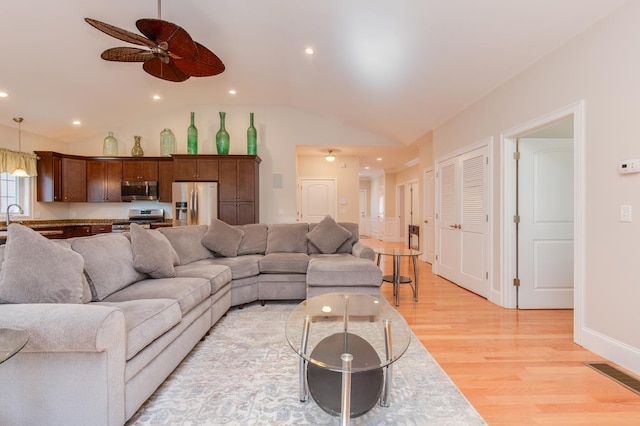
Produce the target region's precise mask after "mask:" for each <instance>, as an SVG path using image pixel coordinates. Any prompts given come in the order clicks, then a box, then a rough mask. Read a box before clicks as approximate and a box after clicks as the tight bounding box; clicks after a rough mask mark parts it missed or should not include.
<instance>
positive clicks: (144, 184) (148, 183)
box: [120, 180, 158, 201]
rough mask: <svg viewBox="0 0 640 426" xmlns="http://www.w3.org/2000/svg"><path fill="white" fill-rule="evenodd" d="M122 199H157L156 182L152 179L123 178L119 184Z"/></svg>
mask: <svg viewBox="0 0 640 426" xmlns="http://www.w3.org/2000/svg"><path fill="white" fill-rule="evenodd" d="M120 196H121V197H122V201H138V200H157V199H158V182H157V181H153V180H123V181H122V184H121V185H120Z"/></svg>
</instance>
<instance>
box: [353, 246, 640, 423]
mask: <svg viewBox="0 0 640 426" xmlns="http://www.w3.org/2000/svg"><path fill="white" fill-rule="evenodd" d="M362 241H363V242H364V243H365V244H367V245H369V246H370V247H382V246H387V247H403V245H401V244H389V243H382V242H380V241H379V240H375V239H366V240H362ZM381 265H382V267H383V269H384V271H385V274H390V273H391V268H392V265H391V259H390V258H387V256H383V257H382V263H381ZM401 271H402V273H403V275H409V276H412V275H413V271H412V270H411V269H410V264H409V261H408V259H403V262H402V265H401ZM418 271H419V301H418V302H414V301H413V300H412V293H411V289H410V288H409V287H408V286H407V285H403V286H401V288H400V306H399V307H398V310H399V311H400V312H401V313H402V314H403V315H404V317H405V319H406V320H407V323H409V325H410V326H411V329H412V330H413V332H414V333H415V334H416V336H417V337H418V338H419V339H420V341H421V342H422V343H423V344H424V346H425V347H426V348H427V350H428V351H429V352H430V353H431V354H432V355H433V357H434V358H435V359H436V360H437V361H438V363H439V364H440V365H441V366H442V368H443V369H444V370H445V371H446V372H447V374H448V375H449V377H451V379H452V380H453V382H454V383H455V384H456V386H458V388H459V389H460V390H461V391H462V393H463V394H464V395H465V397H466V398H467V399H468V400H469V402H471V404H472V405H473V406H474V407H475V408H476V410H478V412H479V413H480V415H481V416H482V417H483V418H484V419H485V420H486V421H487V422H488V423H489V424H490V425H640V395H638V394H636V393H634V392H632V391H630V390H628V389H627V388H625V387H624V386H622V385H620V384H618V383H616V382H615V381H613V380H611V379H610V378H608V377H605V376H604V375H602V374H600V373H598V372H596V371H594V370H593V369H591V368H589V367H587V366H586V365H585V364H584V363H585V362H593V361H596V362H597V361H605V360H604V359H603V358H601V357H599V356H597V355H595V354H594V353H592V352H589V351H587V350H585V349H584V348H582V347H581V346H579V345H576V344H575V343H573V311H572V310H516V309H503V308H501V307H499V306H497V305H494V304H493V303H491V302H489V301H487V300H486V299H484V298H482V297H480V296H478V295H476V294H474V293H471V292H469V291H467V290H465V289H463V288H461V287H459V286H457V285H455V284H453V283H451V282H449V281H447V280H445V279H443V278H441V277H438V276H436V275H434V274H432V273H431V265H430V264H428V263H425V262H422V261H419V262H418ZM409 272H411V273H409ZM392 293H393V289H392V286H391V284H386V283H385V284H383V287H382V294H383V296H384V297H385V298H386V299H387V300H388V301H389V302H390V303H391V304H393V303H394V302H393V294H392ZM612 365H614V364H613V363H612ZM616 367H618V366H616ZM618 368H619V367H618ZM627 373H629V372H627ZM632 376H633V374H632Z"/></svg>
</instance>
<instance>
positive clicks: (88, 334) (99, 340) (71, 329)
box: [0, 303, 126, 352]
mask: <svg viewBox="0 0 640 426" xmlns="http://www.w3.org/2000/svg"><path fill="white" fill-rule="evenodd" d="M0 327H13V328H22V329H25V330H27V331H28V332H29V342H28V343H27V345H26V346H25V347H24V349H23V350H22V352H103V351H106V350H109V349H110V348H112V347H114V346H118V345H125V342H126V337H125V336H126V327H125V320H124V312H123V311H122V310H121V309H119V308H115V307H111V306H100V305H93V304H84V305H80V304H77V305H76V304H53V303H52V304H48V303H39V304H5V305H0Z"/></svg>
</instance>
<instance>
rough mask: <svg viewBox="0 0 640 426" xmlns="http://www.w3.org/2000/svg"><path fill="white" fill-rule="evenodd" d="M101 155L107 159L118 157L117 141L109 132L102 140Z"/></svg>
mask: <svg viewBox="0 0 640 426" xmlns="http://www.w3.org/2000/svg"><path fill="white" fill-rule="evenodd" d="M102 155H104V156H107V157H117V156H118V140H117V139H116V138H115V137H114V136H113V132H109V135H108V136H107V137H106V138H104V142H103V143H102Z"/></svg>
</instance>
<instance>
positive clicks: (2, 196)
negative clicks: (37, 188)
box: [0, 173, 31, 217]
mask: <svg viewBox="0 0 640 426" xmlns="http://www.w3.org/2000/svg"><path fill="white" fill-rule="evenodd" d="M11 204H19V205H20V206H21V207H22V208H23V210H24V214H22V215H20V213H19V209H18V208H17V207H13V208H12V209H11V212H12V215H11V216H22V217H24V216H29V215H30V212H31V208H30V205H31V178H28V177H16V176H12V175H11V174H9V173H0V213H2V215H3V216H4V214H6V212H7V207H8V206H10V205H11ZM0 217H2V216H0Z"/></svg>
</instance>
